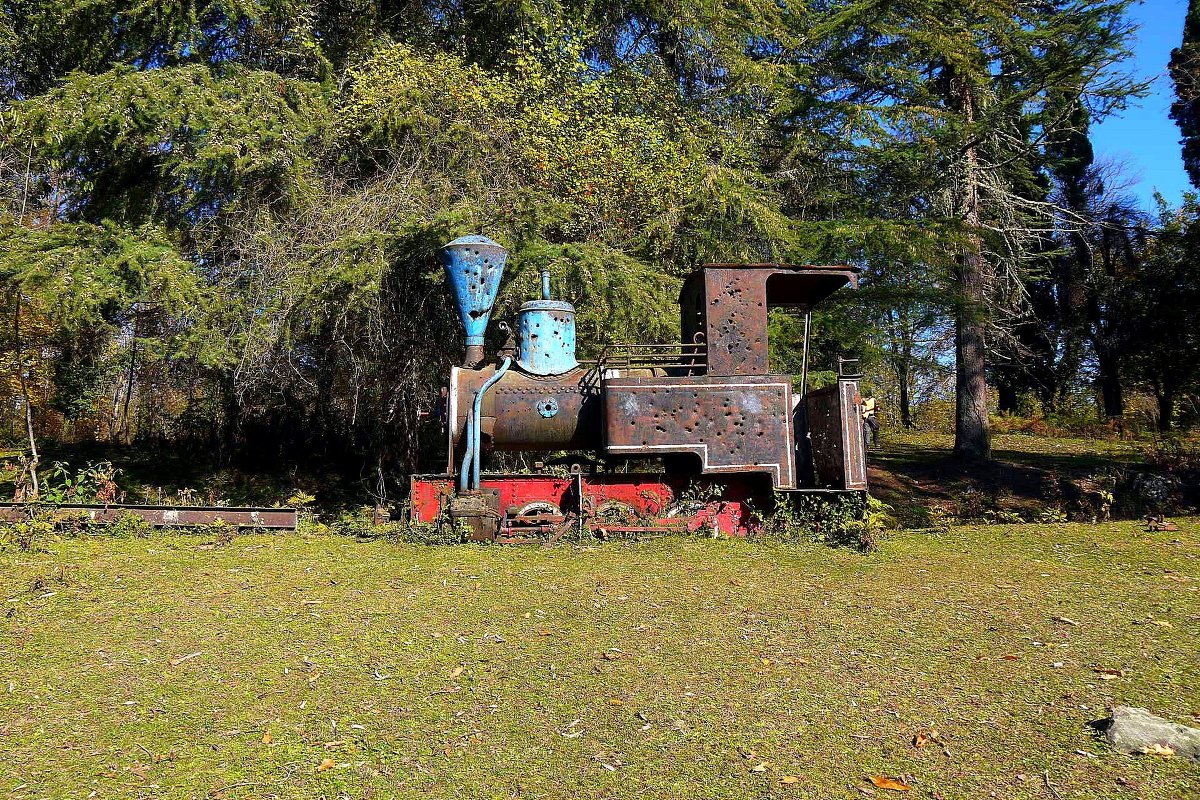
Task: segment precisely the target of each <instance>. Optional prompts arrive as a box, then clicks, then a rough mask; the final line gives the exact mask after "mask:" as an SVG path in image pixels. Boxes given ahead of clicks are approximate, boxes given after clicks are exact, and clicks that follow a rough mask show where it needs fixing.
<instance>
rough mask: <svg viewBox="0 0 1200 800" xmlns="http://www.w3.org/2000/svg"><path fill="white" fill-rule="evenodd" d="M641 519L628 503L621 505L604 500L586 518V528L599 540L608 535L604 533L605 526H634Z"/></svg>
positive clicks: (613, 501) (616, 501)
mask: <svg viewBox="0 0 1200 800" xmlns="http://www.w3.org/2000/svg"><path fill="white" fill-rule="evenodd" d="M640 519H641V515H640V514H638V512H637V509H636V508H634V507H633V506H631V505H629V504H628V503H622V502H621V501H620V500H605V501H604V502H603V503H601V504H600V505H598V506H596V510H595V511H593V512H592V513H591V515H590V516H589V517H588V526H589V527H590V528H591V529H592V530H593V531H594V532H595V533H596V535H597V536H598V537H600V538H601V539H607V538H608V535H607V534H606V533H604V527H605V525H613V526H616V527H620V526H623V525H636V524H638V522H639V520H640Z"/></svg>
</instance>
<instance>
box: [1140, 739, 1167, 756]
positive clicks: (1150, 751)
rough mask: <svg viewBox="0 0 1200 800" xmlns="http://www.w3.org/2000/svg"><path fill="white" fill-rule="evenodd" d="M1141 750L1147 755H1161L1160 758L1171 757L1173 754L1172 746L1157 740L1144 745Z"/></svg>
mask: <svg viewBox="0 0 1200 800" xmlns="http://www.w3.org/2000/svg"><path fill="white" fill-rule="evenodd" d="M1142 752H1143V753H1145V754H1146V755H1148V756H1161V757H1162V758H1173V757H1174V756H1175V748H1174V747H1171V746H1170V745H1165V744H1159V743H1158V742H1155V743H1154V744H1148V745H1146V746H1145V747H1143V748H1142Z"/></svg>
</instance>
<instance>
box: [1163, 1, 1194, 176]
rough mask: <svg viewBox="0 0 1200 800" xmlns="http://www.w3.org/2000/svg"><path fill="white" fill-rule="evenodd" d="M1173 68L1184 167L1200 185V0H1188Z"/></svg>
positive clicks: (1175, 112)
mask: <svg viewBox="0 0 1200 800" xmlns="http://www.w3.org/2000/svg"><path fill="white" fill-rule="evenodd" d="M1169 70H1170V72H1171V80H1172V81H1173V82H1174V84H1175V102H1174V103H1172V104H1171V119H1173V120H1175V124H1176V125H1178V126H1179V133H1180V134H1181V135H1182V137H1183V138H1182V140H1181V142H1180V143H1181V144H1182V145H1183V168H1184V169H1185V170H1187V174H1188V179H1189V180H1190V181H1191V182H1192V186H1194V187H1196V188H1198V189H1200V0H1188V10H1187V16H1186V17H1185V18H1184V22H1183V42H1182V44H1180V46H1179V47H1177V48H1175V49H1174V50H1172V51H1171V62H1170V65H1169Z"/></svg>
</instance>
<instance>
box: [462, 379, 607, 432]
mask: <svg viewBox="0 0 1200 800" xmlns="http://www.w3.org/2000/svg"><path fill="white" fill-rule="evenodd" d="M494 373H495V368H494V367H490V366H489V367H485V368H484V369H480V370H463V369H460V370H456V371H455V372H454V374H453V378H452V379H453V380H454V381H455V383H456V385H455V386H454V389H453V391H452V392H451V397H452V398H453V399H454V402H453V403H452V404H451V409H450V413H451V417H450V419H451V423H452V426H453V428H452V435H453V436H454V437H455V438H456V439H461V435H462V432H463V430H464V429H465V428H466V419H467V410H468V409H469V408H470V406H471V401H472V400H473V398H474V397H475V394H476V392H478V391H479V388H480V387H481V386H482V385H483V384H484V382H485V381H486V380H487V379H488V378H490V377H491V376H492V375H493V374H494ZM482 411H483V434H484V438H485V439H486V440H487V442H488V444H489V446H490V447H494V448H495V449H497V450H539V451H544V450H594V449H596V448H598V447H599V446H600V433H601V424H600V415H601V414H602V413H603V409H602V404H601V402H600V385H599V381H597V380H596V379H595V371H594V370H586V369H578V370H575V371H573V372H569V373H567V374H566V375H560V376H554V377H548V378H544V377H537V376H532V375H524V374H522V373H520V372H516V371H511V370H510V371H509V372H507V373H505V374H504V377H502V378H501V379H500V382H499V383H497V384H496V385H495V386H493V387H492V388H491V389H490V390H489V391H488V393H487V394H485V395H484V396H483V408H482ZM455 444H456V446H457V447H456V449H459V450H460V451H461V449H462V448H463V447H465V442H462V441H456V442H455Z"/></svg>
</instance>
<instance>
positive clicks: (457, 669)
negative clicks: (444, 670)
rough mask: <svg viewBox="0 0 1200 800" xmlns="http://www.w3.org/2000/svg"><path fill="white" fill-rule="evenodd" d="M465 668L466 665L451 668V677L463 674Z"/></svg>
mask: <svg viewBox="0 0 1200 800" xmlns="http://www.w3.org/2000/svg"><path fill="white" fill-rule="evenodd" d="M465 669H466V668H465V667H461V666H458V667H455V668H454V669H452V670H450V677H451V678H457V677H458V676H459V675H462V674H463V672H464V671H465Z"/></svg>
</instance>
